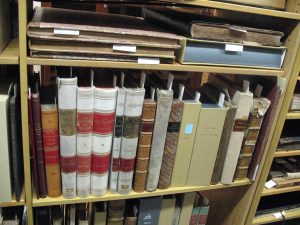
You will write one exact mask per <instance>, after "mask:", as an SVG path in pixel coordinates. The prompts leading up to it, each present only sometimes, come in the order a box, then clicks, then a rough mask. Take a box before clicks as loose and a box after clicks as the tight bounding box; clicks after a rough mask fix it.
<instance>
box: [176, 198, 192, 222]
mask: <svg viewBox="0 0 300 225" xmlns="http://www.w3.org/2000/svg"><path fill="white" fill-rule="evenodd" d="M195 197H196V192H191V193H186V194H184V195H183V200H182V205H181V211H180V216H179V223H178V225H187V224H189V223H190V219H191V215H192V211H193V206H194V201H195Z"/></svg>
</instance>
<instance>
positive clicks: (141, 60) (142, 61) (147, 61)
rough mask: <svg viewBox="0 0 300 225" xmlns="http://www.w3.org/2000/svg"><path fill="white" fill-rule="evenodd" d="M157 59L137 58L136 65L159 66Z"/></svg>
mask: <svg viewBox="0 0 300 225" xmlns="http://www.w3.org/2000/svg"><path fill="white" fill-rule="evenodd" d="M159 63H160V60H159V59H158V58H138V64H159Z"/></svg>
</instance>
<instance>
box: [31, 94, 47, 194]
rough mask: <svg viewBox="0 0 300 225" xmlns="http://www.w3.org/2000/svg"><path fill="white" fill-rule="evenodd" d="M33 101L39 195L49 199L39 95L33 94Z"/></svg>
mask: <svg viewBox="0 0 300 225" xmlns="http://www.w3.org/2000/svg"><path fill="white" fill-rule="evenodd" d="M31 101H32V112H33V128H34V142H35V150H36V159H37V174H38V182H39V195H40V197H41V198H45V197H47V184H46V174H45V160H44V150H43V136H42V120H41V104H40V95H39V93H33V94H32V100H31Z"/></svg>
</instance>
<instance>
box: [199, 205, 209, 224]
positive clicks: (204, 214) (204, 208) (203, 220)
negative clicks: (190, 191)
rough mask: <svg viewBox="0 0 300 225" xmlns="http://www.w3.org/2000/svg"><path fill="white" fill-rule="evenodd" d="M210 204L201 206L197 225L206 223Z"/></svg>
mask: <svg viewBox="0 0 300 225" xmlns="http://www.w3.org/2000/svg"><path fill="white" fill-rule="evenodd" d="M208 212H209V206H201V207H200V210H199V216H198V223H197V225H205V224H206V221H207V217H208Z"/></svg>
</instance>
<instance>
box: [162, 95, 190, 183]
mask: <svg viewBox="0 0 300 225" xmlns="http://www.w3.org/2000/svg"><path fill="white" fill-rule="evenodd" d="M183 107H184V103H183V101H182V99H174V100H173V102H172V107H171V113H170V117H169V124H168V129H167V135H166V141H165V147H164V153H163V160H162V164H161V170H160V177H159V182H158V188H159V189H166V188H168V187H170V184H171V178H172V171H173V166H174V162H175V156H176V150H177V143H178V138H179V129H180V124H181V119H182V114H183Z"/></svg>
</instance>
